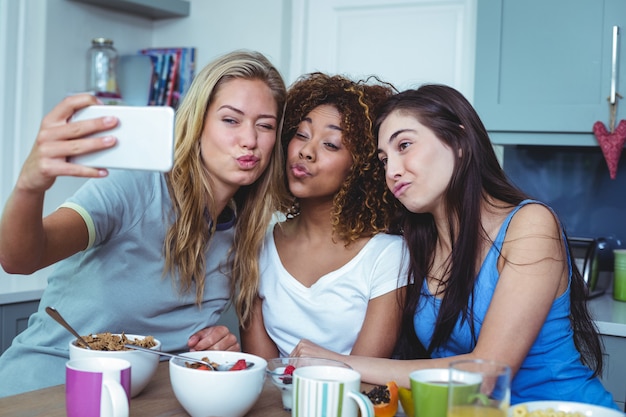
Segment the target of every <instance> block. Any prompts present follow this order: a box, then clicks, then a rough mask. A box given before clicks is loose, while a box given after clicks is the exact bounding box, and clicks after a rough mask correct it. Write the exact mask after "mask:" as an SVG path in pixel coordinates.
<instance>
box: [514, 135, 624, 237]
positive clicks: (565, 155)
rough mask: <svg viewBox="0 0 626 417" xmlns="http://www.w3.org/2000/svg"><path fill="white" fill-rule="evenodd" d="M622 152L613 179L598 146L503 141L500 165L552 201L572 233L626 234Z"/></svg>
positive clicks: (540, 196)
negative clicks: (559, 145) (511, 143)
mask: <svg viewBox="0 0 626 417" xmlns="http://www.w3.org/2000/svg"><path fill="white" fill-rule="evenodd" d="M625 155H626V152H623V153H622V156H621V159H620V163H619V166H618V171H617V176H616V178H615V179H614V180H611V177H610V176H609V170H608V168H607V165H606V162H605V160H604V156H603V155H602V151H601V150H600V148H599V147H556V146H521V145H516V146H514V145H506V146H504V158H503V161H504V162H503V167H504V170H505V172H506V173H507V175H508V176H509V177H510V178H511V180H512V181H513V182H514V183H515V184H516V185H517V186H518V187H520V188H521V189H522V190H524V191H525V192H526V193H528V194H530V195H531V196H532V197H534V198H536V199H537V200H540V201H543V202H545V203H546V204H548V205H550V206H551V207H552V208H553V209H554V210H555V211H556V212H557V213H558V215H559V216H560V218H561V220H562V221H563V223H564V225H565V230H566V231H567V234H568V235H569V236H571V237H590V238H595V237H601V236H602V237H615V238H617V239H620V240H622V241H623V240H624V239H625V238H626V156H625Z"/></svg>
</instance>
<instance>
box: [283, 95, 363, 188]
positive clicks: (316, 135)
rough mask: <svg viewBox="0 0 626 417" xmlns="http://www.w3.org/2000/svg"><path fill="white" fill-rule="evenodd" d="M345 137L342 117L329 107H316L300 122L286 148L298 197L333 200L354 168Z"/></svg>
mask: <svg viewBox="0 0 626 417" xmlns="http://www.w3.org/2000/svg"><path fill="white" fill-rule="evenodd" d="M342 138H343V131H342V129H341V114H340V113H339V111H338V110H337V109H336V108H335V106H332V105H330V104H323V105H321V106H317V107H316V108H314V109H313V110H311V112H310V113H309V114H307V115H306V116H305V117H304V119H303V120H302V121H301V122H300V124H299V125H298V130H297V131H296V134H295V135H294V137H293V138H292V139H291V140H290V141H289V145H288V146H287V180H288V181H289V190H290V191H291V193H292V194H293V195H294V196H295V197H298V198H300V199H305V198H327V199H329V200H332V198H333V197H334V195H335V194H336V193H337V191H338V190H339V188H340V187H341V185H342V184H343V182H344V181H345V179H346V176H347V175H348V173H349V172H350V168H351V167H352V154H351V153H350V151H349V150H348V149H347V148H346V147H345V146H344V144H343V142H342Z"/></svg>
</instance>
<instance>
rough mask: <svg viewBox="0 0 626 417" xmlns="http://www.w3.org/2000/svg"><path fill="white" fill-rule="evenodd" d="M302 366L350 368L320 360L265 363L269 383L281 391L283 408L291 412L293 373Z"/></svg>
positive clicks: (302, 359) (303, 359) (277, 360)
mask: <svg viewBox="0 0 626 417" xmlns="http://www.w3.org/2000/svg"><path fill="white" fill-rule="evenodd" d="M303 366H339V367H342V368H349V369H351V368H350V366H349V365H348V364H346V363H343V362H340V361H335V360H332V359H322V358H309V357H298V358H291V357H285V358H274V359H270V360H268V361H267V368H266V373H267V376H268V378H269V379H270V381H272V383H273V384H274V386H275V387H277V388H278V389H279V390H280V391H281V395H282V400H283V408H284V409H285V410H288V411H289V410H291V407H292V402H293V395H292V391H293V376H292V375H293V371H294V370H295V369H296V368H301V367H303Z"/></svg>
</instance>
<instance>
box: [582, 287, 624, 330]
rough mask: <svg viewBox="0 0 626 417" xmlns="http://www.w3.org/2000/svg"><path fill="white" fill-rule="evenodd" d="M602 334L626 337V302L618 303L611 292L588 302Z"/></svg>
mask: <svg viewBox="0 0 626 417" xmlns="http://www.w3.org/2000/svg"><path fill="white" fill-rule="evenodd" d="M587 303H588V305H589V310H590V311H591V317H592V318H593V319H594V320H595V322H596V325H597V326H598V330H599V331H600V334H603V335H607V336H617V337H626V301H616V300H614V299H613V295H612V294H611V292H610V291H607V292H606V293H604V294H603V295H601V296H599V297H596V298H592V299H591V300H589V301H588V302H587Z"/></svg>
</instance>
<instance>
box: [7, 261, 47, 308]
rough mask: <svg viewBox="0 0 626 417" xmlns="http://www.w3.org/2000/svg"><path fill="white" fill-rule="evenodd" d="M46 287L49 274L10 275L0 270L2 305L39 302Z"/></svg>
mask: <svg viewBox="0 0 626 417" xmlns="http://www.w3.org/2000/svg"><path fill="white" fill-rule="evenodd" d="M42 271H43V270H42ZM42 271H39V272H42ZM46 285H48V274H47V273H37V274H33V275H9V274H6V273H4V271H2V270H1V269H0V305H3V304H13V303H22V302H27V301H37V300H39V299H40V298H41V294H43V290H44V289H45V288H46Z"/></svg>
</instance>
